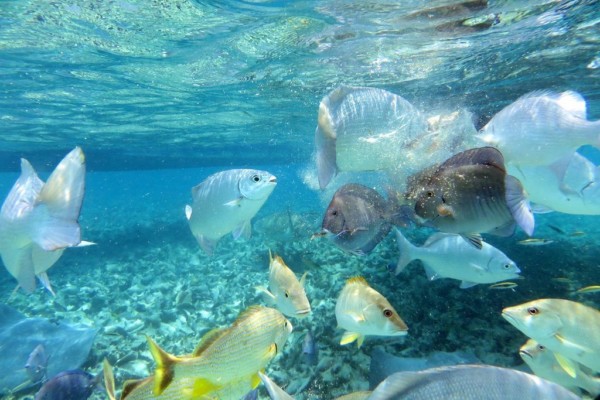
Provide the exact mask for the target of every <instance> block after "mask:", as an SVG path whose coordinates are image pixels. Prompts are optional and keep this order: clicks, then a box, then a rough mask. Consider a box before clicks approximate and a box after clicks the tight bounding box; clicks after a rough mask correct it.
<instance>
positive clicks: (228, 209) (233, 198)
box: [185, 169, 277, 255]
mask: <svg viewBox="0 0 600 400" xmlns="http://www.w3.org/2000/svg"><path fill="white" fill-rule="evenodd" d="M276 185H277V178H275V176H273V175H271V174H270V173H269V172H267V171H259V170H254V169H230V170H226V171H221V172H217V173H215V174H213V175H210V176H209V177H208V178H206V179H205V180H204V181H202V182H201V183H200V184H198V185H196V186H194V188H192V199H193V203H192V205H191V206H190V205H187V206H185V215H186V218H187V220H188V222H189V225H190V229H191V230H192V233H193V234H194V237H195V238H196V240H197V241H198V243H199V244H200V247H201V248H202V250H204V251H205V252H206V253H207V254H209V255H212V254H213V252H214V249H215V246H216V245H217V242H218V241H219V239H220V238H221V237H223V236H225V235H226V234H228V233H230V232H232V233H233V237H234V238H235V239H237V238H239V237H240V236H243V237H246V238H248V237H250V234H251V232H252V227H251V220H252V218H253V217H254V216H255V215H256V213H257V212H258V210H260V208H261V207H262V206H263V204H264V203H265V202H266V201H267V199H268V198H269V196H270V195H271V193H272V192H273V189H275V186H276Z"/></svg>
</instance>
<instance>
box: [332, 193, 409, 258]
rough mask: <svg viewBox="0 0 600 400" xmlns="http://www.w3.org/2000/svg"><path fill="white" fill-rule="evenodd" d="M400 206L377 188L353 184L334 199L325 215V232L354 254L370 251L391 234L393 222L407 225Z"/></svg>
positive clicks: (337, 243)
mask: <svg viewBox="0 0 600 400" xmlns="http://www.w3.org/2000/svg"><path fill="white" fill-rule="evenodd" d="M399 210H400V208H399V207H397V206H395V205H394V202H393V200H392V199H390V200H389V201H388V200H386V199H384V198H383V196H381V195H380V194H379V193H378V192H377V191H376V190H374V189H371V188H369V187H366V186H363V185H359V184H357V183H350V184H347V185H344V186H342V187H341V188H339V189H338V190H337V192H335V195H334V196H333V198H332V199H331V202H330V203H329V206H328V207H327V211H325V216H324V217H323V224H322V226H321V227H322V232H323V233H324V234H326V235H327V237H328V238H329V239H330V240H331V241H332V242H333V243H334V244H335V245H336V246H337V247H339V248H341V249H343V250H346V251H348V252H350V253H354V254H366V253H369V252H370V251H371V250H373V248H375V246H377V244H379V242H381V241H382V240H383V239H384V238H385V237H386V236H387V234H388V233H389V231H390V229H391V227H392V223H394V224H398V225H405V223H404V221H402V216H401V213H400V211H399Z"/></svg>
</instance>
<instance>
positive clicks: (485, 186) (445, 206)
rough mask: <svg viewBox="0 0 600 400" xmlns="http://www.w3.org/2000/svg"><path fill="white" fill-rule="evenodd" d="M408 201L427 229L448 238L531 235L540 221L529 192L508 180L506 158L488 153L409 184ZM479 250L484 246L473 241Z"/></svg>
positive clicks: (462, 157)
mask: <svg viewBox="0 0 600 400" xmlns="http://www.w3.org/2000/svg"><path fill="white" fill-rule="evenodd" d="M406 197H407V199H408V200H409V201H412V202H414V211H415V214H416V216H417V218H419V219H420V221H421V223H425V224H428V225H431V226H433V227H435V228H437V229H439V230H440V231H442V232H447V233H458V234H461V235H464V236H472V235H473V234H478V233H485V232H487V233H493V234H496V235H501V236H510V235H512V234H513V233H514V230H515V226H516V225H519V226H520V227H521V229H523V231H524V232H525V233H527V235H529V236H531V235H532V234H533V229H534V217H533V213H532V211H531V207H530V205H529V202H528V201H527V199H526V197H525V193H524V191H523V186H522V185H521V183H520V182H519V181H518V180H517V179H516V178H514V177H513V176H510V175H507V173H506V169H505V167H504V158H503V157H502V154H501V153H500V152H499V151H498V150H496V149H494V148H492V147H483V148H476V149H470V150H466V151H463V152H461V153H458V154H456V155H454V156H452V157H450V158H449V159H448V160H446V161H445V162H444V163H442V164H441V165H439V166H433V167H431V168H428V169H427V170H425V171H423V172H421V173H419V174H417V175H414V176H413V177H411V178H410V179H409V184H408V192H407V194H406ZM472 242H473V243H474V244H475V245H476V246H479V244H478V243H479V242H480V240H472Z"/></svg>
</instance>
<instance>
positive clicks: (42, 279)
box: [37, 272, 56, 297]
mask: <svg viewBox="0 0 600 400" xmlns="http://www.w3.org/2000/svg"><path fill="white" fill-rule="evenodd" d="M37 277H38V279H39V280H40V282H41V283H42V286H44V287H45V288H46V290H48V291H49V292H50V293H51V294H52V296H54V297H56V293H54V290H52V285H51V284H50V278H48V274H47V273H45V272H42V273H41V274H38V276H37Z"/></svg>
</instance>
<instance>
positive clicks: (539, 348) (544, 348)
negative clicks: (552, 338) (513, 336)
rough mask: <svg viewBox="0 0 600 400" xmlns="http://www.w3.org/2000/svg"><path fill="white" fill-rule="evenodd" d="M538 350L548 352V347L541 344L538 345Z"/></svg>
mask: <svg viewBox="0 0 600 400" xmlns="http://www.w3.org/2000/svg"><path fill="white" fill-rule="evenodd" d="M537 348H538V350H546V346H543V345H541V344H538V346H537Z"/></svg>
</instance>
